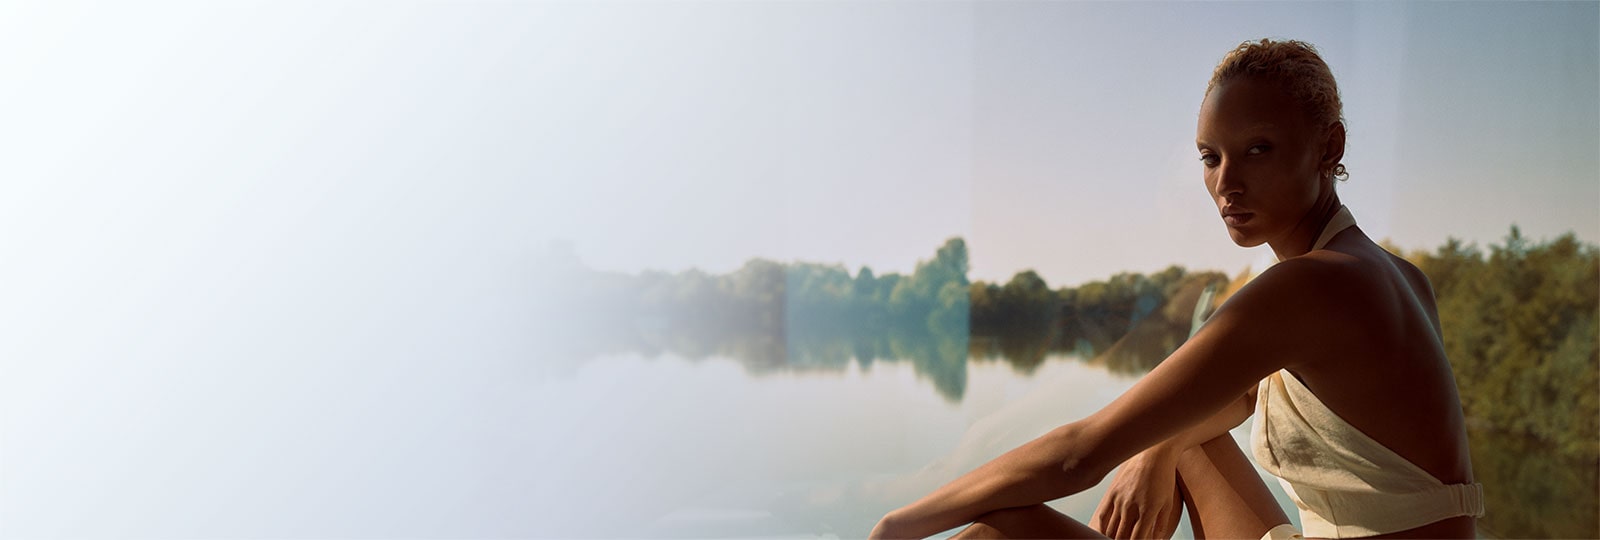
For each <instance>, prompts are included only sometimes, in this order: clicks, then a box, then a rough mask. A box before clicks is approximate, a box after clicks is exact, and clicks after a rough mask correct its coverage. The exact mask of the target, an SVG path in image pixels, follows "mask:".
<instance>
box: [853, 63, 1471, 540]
mask: <svg viewBox="0 0 1600 540" xmlns="http://www.w3.org/2000/svg"><path fill="white" fill-rule="evenodd" d="M1195 143H1196V145H1197V147H1198V150H1199V153H1200V161H1201V162H1202V163H1203V167H1204V177H1205V186H1206V190H1207V192H1208V193H1209V194H1210V195H1211V198H1212V201H1213V202H1214V203H1216V205H1217V210H1218V213H1219V215H1220V217H1221V219H1222V222H1223V225H1224V226H1225V227H1226V229H1227V231H1228V235H1229V236H1231V237H1232V238H1233V241H1234V243H1236V244H1238V245H1240V246H1245V247H1253V246H1258V245H1261V244H1262V243H1267V244H1268V245H1270V246H1271V247H1272V250H1273V252H1274V253H1276V255H1277V257H1278V259H1279V261H1280V262H1279V263H1278V264H1277V265H1274V266H1273V267H1271V268H1269V269H1268V270H1266V271H1265V272H1263V273H1262V274H1261V275H1260V276H1258V277H1256V278H1255V279H1254V280H1253V281H1251V282H1250V283H1249V284H1248V285H1246V286H1245V287H1244V288H1242V289H1240V290H1239V292H1238V293H1236V294H1234V295H1233V296H1232V297H1231V298H1229V299H1228V301H1227V302H1225V303H1224V304H1223V305H1222V306H1221V307H1219V308H1218V309H1217V311H1216V313H1215V314H1213V315H1212V316H1211V318H1210V319H1208V320H1207V321H1206V323H1205V325H1204V326H1202V327H1201V328H1200V330H1199V331H1198V332H1197V333H1196V334H1195V335H1194V336H1193V337H1192V338H1191V339H1190V340H1189V341H1188V342H1186V343H1184V344H1183V345H1182V346H1181V347H1179V348H1178V350H1177V351H1175V352H1173V353H1172V355H1171V356H1169V357H1168V358H1167V359H1166V361H1164V362H1162V363H1161V364H1160V365H1159V366H1157V367H1156V368H1155V369H1153V370H1151V371H1150V373H1149V374H1147V375H1145V376H1144V377H1143V378H1142V379H1140V380H1139V382H1138V383H1137V384H1135V385H1134V386H1133V388H1131V389H1129V390H1128V392H1127V393H1125V394H1123V395H1122V396H1120V397H1118V398H1117V399H1116V400H1115V401H1113V402H1112V403H1111V404H1110V405H1107V406H1106V407H1105V408H1104V409H1101V410H1100V411H1098V412H1096V413H1095V414H1093V415H1090V416H1089V417H1088V418H1084V419H1082V420H1079V421H1077V422H1072V423H1069V424H1066V425H1064V426H1061V427H1059V428H1056V429H1054V430H1051V431H1050V432H1049V433H1046V434H1045V435H1043V436H1041V437H1039V438H1037V439H1034V440H1033V441H1030V442H1028V443H1026V444H1024V445H1022V446H1020V447H1018V448H1016V449H1014V450H1011V451H1010V452H1007V453H1006V454H1004V455H1001V456H1000V457H998V458H995V459H994V460H993V461H990V462H988V463H986V464H984V465H982V466H980V467H978V468H977V469H975V470H973V471H971V472H969V473H967V474H966V475H963V476H961V477H960V478H957V479H956V480H955V481H952V482H950V483H949V484H947V485H945V486H943V487H941V488H939V489H937V490H935V491H934V492H933V493H931V494H929V495H927V496H926V497H923V498H922V499H920V500H918V501H916V502H914V503H912V504H910V505H907V506H905V507H902V508H899V509H897V510H894V511H892V512H890V513H889V514H888V515H886V516H884V517H883V519H882V520H881V521H880V522H879V523H878V525H877V527H875V528H874V529H873V531H872V534H871V536H872V537H873V538H906V537H914V538H921V537H924V536H928V535H931V534H935V533H938V532H941V531H945V530H948V529H951V528H954V527H958V526H961V525H965V524H968V523H971V524H972V525H970V526H968V527H966V528H965V529H963V530H962V531H961V532H960V533H959V534H958V535H957V538H967V537H985V538H988V537H1001V538H1099V537H1101V533H1102V532H1103V533H1105V534H1106V535H1109V536H1112V537H1118V538H1127V537H1153V536H1166V537H1169V536H1170V535H1171V533H1172V532H1173V530H1174V529H1175V528H1176V523H1177V514H1178V509H1179V508H1180V506H1187V507H1188V509H1189V512H1190V522H1191V523H1192V524H1193V525H1194V528H1195V531H1194V535H1195V537H1196V538H1208V537H1209V538H1215V537H1225V538H1293V537H1298V536H1299V535H1300V532H1299V531H1297V530H1295V529H1294V528H1293V527H1292V526H1290V525H1289V523H1290V522H1289V519H1288V517H1287V516H1286V515H1285V514H1284V513H1283V510H1282V509H1281V508H1279V507H1278V506H1277V504H1276V502H1275V501H1274V500H1273V498H1272V495H1271V493H1270V492H1269V491H1268V490H1267V487H1266V485H1265V484H1263V483H1262V482H1261V480H1260V478H1259V477H1258V476H1257V475H1256V474H1255V471H1254V470H1253V469H1252V467H1251V466H1250V462H1249V461H1248V460H1247V459H1246V458H1245V457H1244V453H1243V451H1241V450H1240V449H1239V447H1238V446H1237V445H1236V444H1234V442H1233V438H1232V437H1231V436H1230V435H1229V434H1228V430H1230V429H1232V428H1233V427H1236V426H1238V425H1239V424H1240V423H1242V422H1243V421H1244V419H1245V418H1247V417H1248V416H1250V415H1251V414H1256V415H1257V418H1256V422H1255V431H1254V433H1253V434H1252V437H1251V447H1252V448H1251V449H1252V453H1253V454H1254V456H1255V458H1256V460H1257V462H1258V463H1260V464H1261V466H1262V467H1263V468H1264V469H1266V470H1267V471H1268V472H1271V473H1273V474H1275V475H1277V476H1279V477H1280V478H1281V481H1282V483H1283V485H1284V487H1285V489H1286V491H1287V492H1289V494H1290V497H1291V498H1292V499H1294V500H1295V504H1296V506H1297V507H1298V508H1299V511H1300V516H1301V523H1302V525H1303V526H1304V527H1305V528H1306V531H1305V534H1306V535H1307V536H1312V537H1342V538H1348V537H1374V538H1473V537H1474V536H1475V535H1476V531H1475V529H1474V517H1475V516H1480V515H1482V513H1483V505H1482V497H1483V495H1482V486H1481V485H1480V484H1477V483H1475V482H1474V480H1473V475H1472V464H1471V460H1470V457H1469V455H1468V450H1467V437H1466V430H1465V426H1464V422H1463V419H1462V414H1461V405H1460V400H1459V398H1458V397H1457V395H1456V386H1455V379H1454V375H1453V374H1452V373H1451V370H1450V364H1449V362H1448V361H1447V360H1446V358H1445V355H1444V348H1443V345H1442V343H1441V339H1440V330H1439V316H1438V313H1437V311H1436V309H1435V307H1434V298H1433V290H1432V288H1431V286H1430V285H1429V284H1428V280H1427V278H1426V277H1425V276H1424V275H1423V274H1422V272H1421V271H1419V270H1417V268H1416V267H1415V266H1412V265H1411V264H1410V263H1407V262H1406V261H1405V260H1403V259H1400V258H1398V257H1395V256H1393V255H1391V254H1390V253H1389V252H1387V251H1386V250H1384V249H1383V248H1382V247H1379V246H1378V245H1377V244H1375V243H1374V242H1373V241H1372V239H1370V238H1368V237H1367V236H1366V234H1365V233H1363V232H1362V231H1361V229H1360V228H1359V227H1356V226H1354V225H1355V224H1354V220H1353V218H1352V217H1351V215H1350V213H1349V211H1348V210H1346V209H1345V208H1344V206H1343V205H1341V204H1340V203H1339V196H1338V193H1337V192H1336V191H1335V189H1334V183H1335V180H1336V179H1337V180H1343V179H1344V177H1345V176H1347V175H1346V174H1345V171H1344V165H1343V164H1341V163H1340V160H1341V159H1342V158H1343V156H1344V147H1345V127H1344V121H1343V118H1342V105H1341V104H1340V101H1339V94H1338V89H1337V87H1336V86H1335V84H1334V80H1333V75H1332V73H1331V72H1330V71H1329V69H1328V66H1327V64H1325V63H1324V62H1323V61H1322V58H1321V57H1320V56H1319V55H1318V54H1317V53H1316V50H1315V49H1314V48H1313V47H1311V46H1310V45H1308V44H1305V43H1301V42H1298V41H1271V40H1265V39H1264V40H1261V41H1260V42H1245V43H1243V44H1241V45H1240V46H1239V47H1238V48H1236V49H1234V50H1233V51H1231V52H1229V53H1228V54H1227V56H1225V57H1224V58H1223V60H1222V62H1221V64H1219V65H1218V66H1217V68H1216V70H1215V72H1214V73H1213V74H1212V77H1211V81H1210V83H1209V84H1208V85H1207V88H1206V94H1205V97H1204V100H1203V101H1202V103H1201V106H1200V116H1199V125H1198V128H1197V131H1196V138H1195ZM1135 454H1137V455H1135ZM1130 458H1131V459H1130ZM1124 461H1126V464H1124V466H1123V467H1122V468H1121V469H1120V471H1119V473H1118V476H1117V478H1116V479H1115V480H1114V481H1113V484H1112V488H1111V490H1110V491H1109V492H1108V493H1107V494H1106V498H1105V499H1104V501H1103V502H1102V504H1101V506H1100V510H1099V511H1097V512H1096V516H1095V518H1094V519H1093V520H1092V521H1094V522H1095V523H1094V525H1095V526H1096V527H1097V528H1098V530H1096V529H1094V528H1090V527H1089V526H1088V525H1085V524H1083V523H1079V522H1077V521H1075V520H1073V519H1071V518H1069V517H1067V516H1065V515H1063V514H1061V513H1059V512H1056V511H1055V510H1053V509H1051V508H1049V507H1048V506H1045V505H1044V504H1043V503H1044V502H1046V501H1050V500H1054V499H1057V498H1060V497H1064V496H1066V495H1070V494H1073V493H1077V492H1079V491H1083V490H1085V489H1088V488H1090V487H1092V486H1094V485H1096V484H1098V483H1099V482H1100V480H1101V479H1103V478H1104V477H1105V475H1106V474H1107V473H1108V472H1109V471H1111V470H1112V469H1113V468H1115V467H1116V466H1117V465H1118V464H1122V463H1124ZM1180 501H1181V503H1182V504H1181V505H1180Z"/></svg>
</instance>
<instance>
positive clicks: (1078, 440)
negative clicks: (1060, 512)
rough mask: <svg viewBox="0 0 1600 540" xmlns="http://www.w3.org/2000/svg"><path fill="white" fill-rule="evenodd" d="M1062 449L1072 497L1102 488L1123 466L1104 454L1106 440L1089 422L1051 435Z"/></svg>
mask: <svg viewBox="0 0 1600 540" xmlns="http://www.w3.org/2000/svg"><path fill="white" fill-rule="evenodd" d="M1049 436H1050V437H1054V438H1055V439H1056V444H1055V445H1054V446H1056V447H1057V448H1059V449H1060V451H1059V452H1058V454H1057V455H1058V456H1059V457H1060V461H1059V464H1060V467H1061V470H1060V472H1061V475H1062V481H1063V482H1064V483H1066V484H1067V488H1068V489H1069V490H1070V491H1071V493H1079V492H1082V491H1085V490H1088V489H1089V488H1092V487H1094V486H1096V485H1099V484H1100V481H1101V480H1104V479H1105V477H1106V475H1108V474H1110V473H1111V471H1112V469H1115V468H1116V466H1117V465H1118V464H1119V463H1120V460H1115V459H1114V458H1113V457H1111V456H1109V455H1108V453H1107V452H1106V451H1105V450H1106V448H1105V445H1104V444H1102V441H1103V438H1102V437H1099V436H1097V435H1096V431H1095V430H1094V429H1093V427H1092V426H1091V425H1090V424H1089V422H1088V421H1087V420H1080V421H1077V422H1073V423H1070V424H1067V425H1064V426H1061V427H1059V428H1056V429H1055V430H1053V431H1051V432H1050V434H1049Z"/></svg>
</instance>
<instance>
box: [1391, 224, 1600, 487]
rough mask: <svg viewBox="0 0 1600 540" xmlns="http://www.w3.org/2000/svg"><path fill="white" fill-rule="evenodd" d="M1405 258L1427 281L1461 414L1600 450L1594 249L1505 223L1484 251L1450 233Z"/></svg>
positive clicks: (1590, 451) (1567, 446)
mask: <svg viewBox="0 0 1600 540" xmlns="http://www.w3.org/2000/svg"><path fill="white" fill-rule="evenodd" d="M1406 258H1407V259H1409V260H1411V261H1412V262H1413V263H1414V264H1416V265H1417V267H1418V268H1420V269H1422V271H1423V272H1424V273H1426V274H1427V275H1428V278H1429V280H1430V281H1432V283H1433V287H1434V295H1435V297H1436V298H1437V299H1438V306H1439V320H1440V325H1441V326H1442V328H1443V330H1444V345H1445V353H1446V354H1447V355H1449V357H1450V361H1451V364H1452V366H1453V367H1454V369H1455V372H1456V381H1457V383H1458V385H1459V386H1460V389H1461V402H1462V408H1463V409H1464V410H1465V411H1466V414H1467V417H1468V419H1469V420H1470V421H1473V422H1475V423H1477V424H1479V425H1484V426H1488V427H1492V428H1493V429H1495V430H1498V431H1505V432H1510V433H1516V434H1525V435H1528V436H1532V437H1534V438H1536V439H1539V440H1542V441H1545V442H1548V443H1550V444H1553V445H1555V446H1556V447H1558V448H1559V449H1560V451H1561V452H1562V453H1564V454H1567V455H1570V456H1575V457H1585V458H1588V459H1594V458H1595V457H1596V456H1597V455H1600V335H1597V333H1596V330H1597V326H1596V325H1597V324H1600V320H1597V316H1600V250H1597V249H1596V247H1595V246H1594V245H1583V244H1581V243H1580V242H1578V240H1577V239H1576V238H1575V237H1574V236H1573V235H1572V233H1567V234H1565V235H1562V236H1561V237H1559V238H1556V239H1555V240H1552V241H1549V242H1544V243H1532V242H1530V241H1529V240H1528V239H1527V238H1525V237H1523V236H1522V233H1521V231H1520V230H1518V229H1517V227H1515V226H1513V227H1511V232H1510V234H1509V235H1507V236H1506V238H1505V241H1504V243H1503V244H1500V245H1490V246H1489V252H1488V253H1487V254H1485V253H1484V252H1482V251H1481V250H1479V249H1478V248H1477V247H1476V246H1470V245H1468V246H1464V245H1462V243H1461V242H1460V241H1458V240H1455V239H1450V240H1449V241H1447V242H1446V243H1445V245H1443V246H1441V247H1439V248H1438V250H1436V251H1434V252H1431V253H1430V252H1422V251H1418V252H1414V253H1411V254H1408V255H1407V256H1406Z"/></svg>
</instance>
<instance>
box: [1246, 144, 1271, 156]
mask: <svg viewBox="0 0 1600 540" xmlns="http://www.w3.org/2000/svg"><path fill="white" fill-rule="evenodd" d="M1265 151H1267V145H1265V144H1258V145H1255V146H1252V147H1250V149H1249V150H1246V151H1245V152H1246V153H1249V154H1260V153H1262V152H1265Z"/></svg>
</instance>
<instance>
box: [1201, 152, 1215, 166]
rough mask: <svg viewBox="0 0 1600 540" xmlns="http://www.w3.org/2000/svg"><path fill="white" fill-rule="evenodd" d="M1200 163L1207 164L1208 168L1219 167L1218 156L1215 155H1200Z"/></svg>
mask: <svg viewBox="0 0 1600 540" xmlns="http://www.w3.org/2000/svg"><path fill="white" fill-rule="evenodd" d="M1200 162H1201V163H1204V164H1206V166H1207V167H1215V166H1217V156H1216V155H1215V154H1200Z"/></svg>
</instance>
